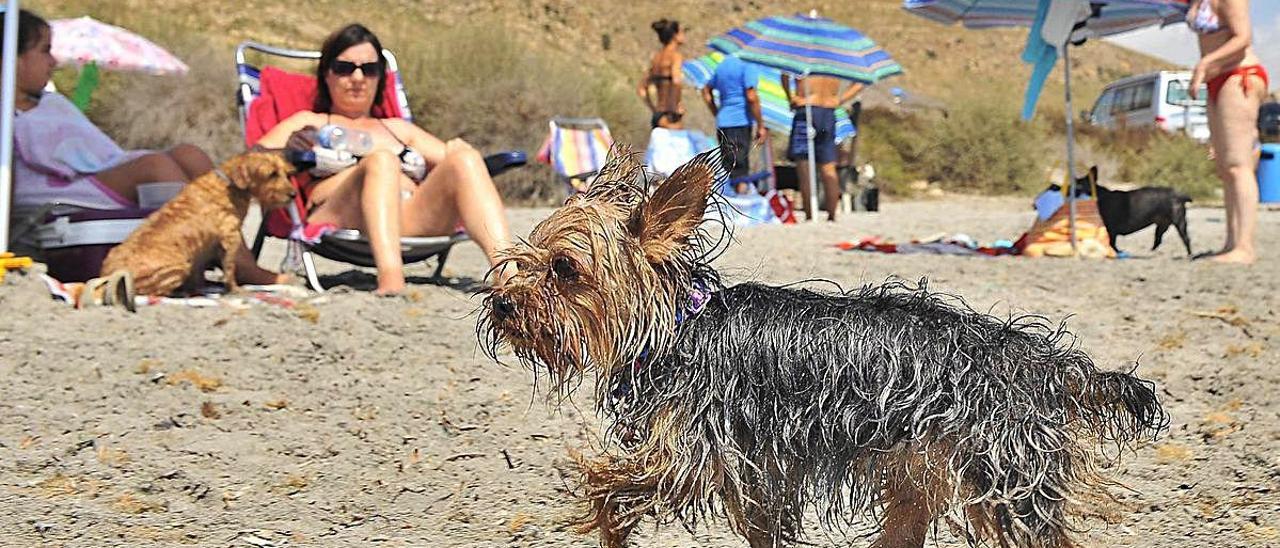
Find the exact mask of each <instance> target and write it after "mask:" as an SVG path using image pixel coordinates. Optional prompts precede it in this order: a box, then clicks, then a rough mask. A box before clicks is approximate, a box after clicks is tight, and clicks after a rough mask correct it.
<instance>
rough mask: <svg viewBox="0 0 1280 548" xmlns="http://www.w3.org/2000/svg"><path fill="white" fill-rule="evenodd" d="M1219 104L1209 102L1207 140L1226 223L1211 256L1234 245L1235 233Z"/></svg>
mask: <svg viewBox="0 0 1280 548" xmlns="http://www.w3.org/2000/svg"><path fill="white" fill-rule="evenodd" d="M1221 105H1222V103H1221V101H1214V102H1211V103H1209V112H1208V114H1209V142H1210V146H1212V147H1213V162H1214V172H1215V173H1216V174H1217V176H1218V178H1219V179H1220V180H1221V181H1222V204H1223V210H1224V215H1225V221H1224V222H1225V225H1226V230H1225V232H1226V238H1225V239H1224V240H1223V244H1222V248H1221V249H1218V250H1217V251H1213V252H1212V253H1210V255H1211V256H1212V255H1221V254H1223V253H1226V252H1227V251H1229V250H1231V248H1233V247H1235V240H1234V239H1233V236H1234V235H1235V233H1236V231H1235V225H1236V214H1235V208H1234V207H1233V205H1232V204H1233V203H1234V201H1235V200H1234V199H1233V194H1234V193H1235V187H1234V186H1233V185H1231V184H1230V175H1229V171H1228V170H1227V168H1226V157H1225V156H1224V154H1225V151H1226V150H1227V147H1228V142H1227V128H1226V127H1225V126H1224V125H1223V122H1222V114H1221V111H1220V110H1219V109H1220V108H1221Z"/></svg>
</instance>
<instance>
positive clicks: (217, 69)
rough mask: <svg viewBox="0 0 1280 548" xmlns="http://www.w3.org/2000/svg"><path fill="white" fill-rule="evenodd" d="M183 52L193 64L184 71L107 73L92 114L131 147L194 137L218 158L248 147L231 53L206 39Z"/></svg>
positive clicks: (164, 144) (154, 146) (158, 146)
mask: <svg viewBox="0 0 1280 548" xmlns="http://www.w3.org/2000/svg"><path fill="white" fill-rule="evenodd" d="M181 57H182V58H183V59H185V60H186V62H187V66H188V67H190V69H191V71H190V72H189V73H188V74H186V75H184V76H147V75H143V74H137V73H124V74H119V73H104V74H103V85H102V87H101V88H100V89H99V90H98V92H97V93H95V94H94V97H93V101H92V103H91V104H90V106H89V110H88V115H89V117H90V118H91V119H92V120H93V121H94V123H96V124H98V126H99V127H101V128H102V129H103V131H105V132H106V133H107V134H108V135H111V136H112V137H113V138H115V139H116V141H117V142H119V143H120V145H121V146H123V147H125V148H148V149H156V150H163V149H167V148H170V147H173V146H174V145H177V144H179V143H191V144H194V145H196V146H199V147H200V148H202V149H204V151H205V152H207V153H209V156H211V157H212V158H213V160H214V162H215V163H217V162H219V161H221V160H222V159H225V158H228V157H230V156H232V155H235V154H236V153H238V152H240V151H243V150H244V140H243V138H242V133H241V130H240V123H239V118H238V115H237V114H236V106H235V99H234V98H235V89H236V88H235V86H236V73H235V67H234V65H233V64H232V63H231V62H229V58H230V56H229V55H228V54H227V52H226V51H218V50H215V49H214V48H213V47H211V46H208V45H201V46H194V47H191V48H189V49H184V50H182V55H181ZM67 92H68V93H70V89H67Z"/></svg>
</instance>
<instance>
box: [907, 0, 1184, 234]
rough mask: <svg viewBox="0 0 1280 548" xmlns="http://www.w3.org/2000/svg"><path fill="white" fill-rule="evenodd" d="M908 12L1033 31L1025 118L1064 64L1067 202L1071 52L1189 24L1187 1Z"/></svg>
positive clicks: (963, 1) (980, 3) (1007, 3)
mask: <svg viewBox="0 0 1280 548" xmlns="http://www.w3.org/2000/svg"><path fill="white" fill-rule="evenodd" d="M902 7H903V8H904V9H906V10H907V11H908V12H910V13H913V14H915V15H919V16H921V17H924V18H927V19H932V20H934V21H938V22H941V23H946V24H954V23H961V24H963V25H964V26H966V27H969V28H974V29H985V28H994V27H1030V29H1031V30H1030V32H1029V33H1028V35H1027V46H1026V49H1024V50H1023V52H1022V59H1023V60H1024V61H1026V62H1028V63H1033V64H1035V65H1036V67H1035V69H1034V70H1033V71H1032V76H1031V81H1030V82H1029V83H1028V87H1027V98H1026V101H1025V103H1024V105H1023V118H1030V116H1031V113H1032V112H1034V109H1035V104H1036V98H1037V97H1038V95H1039V92H1040V86H1042V85H1043V83H1044V80H1045V78H1046V77H1047V76H1048V72H1049V70H1050V69H1052V68H1053V64H1054V63H1056V62H1057V58H1058V56H1059V55H1061V56H1062V60H1063V77H1064V79H1065V84H1066V87H1065V91H1066V95H1065V101H1066V117H1067V178H1068V182H1067V185H1068V187H1069V190H1068V194H1067V195H1068V196H1073V197H1074V196H1075V183H1076V166H1075V118H1074V117H1073V116H1072V114H1071V111H1072V106H1071V56H1070V55H1069V50H1068V49H1067V46H1068V45H1070V44H1079V43H1081V41H1083V40H1087V39H1090V38H1099V37H1103V36H1109V35H1112V34H1118V33H1121V32H1127V31H1131V30H1136V29H1139V28H1143V27H1148V26H1154V25H1161V26H1163V25H1168V24H1172V23H1177V22H1180V21H1182V20H1184V19H1185V18H1186V15H1187V9H1188V0H903V2H902ZM1067 204H1068V207H1069V213H1070V224H1071V247H1072V249H1076V215H1075V205H1076V203H1075V199H1074V198H1073V199H1071V200H1067Z"/></svg>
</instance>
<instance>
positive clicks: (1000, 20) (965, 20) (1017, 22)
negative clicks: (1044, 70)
mask: <svg viewBox="0 0 1280 548" xmlns="http://www.w3.org/2000/svg"><path fill="white" fill-rule="evenodd" d="M1085 3H1086V4H1089V3H1090V2H1085ZM1039 4H1040V2H1039V0H905V2H904V3H903V7H904V8H906V10H907V11H910V12H912V13H915V14H916V15H920V16H922V17H926V18H929V19H932V20H934V21H938V22H941V23H947V24H951V23H956V22H959V23H962V24H964V26H966V27H968V28H971V29H988V28H994V27H1030V26H1031V25H1032V24H1034V23H1035V20H1036V15H1037V13H1038V11H1039V9H1040V6H1039ZM1092 4H1096V5H1097V8H1098V12H1097V13H1096V14H1094V15H1093V16H1091V17H1090V18H1089V19H1088V20H1086V21H1085V24H1084V26H1082V27H1081V28H1080V29H1077V30H1076V31H1075V34H1074V35H1073V36H1072V37H1073V39H1080V38H1091V37H1099V36H1110V35H1112V34H1119V33H1122V32H1128V31H1131V30H1135V29H1139V28H1143V27H1147V26H1151V25H1154V24H1160V25H1167V24H1170V23H1177V22H1179V21H1182V19H1183V18H1184V17H1185V16H1186V13H1187V5H1188V1H1187V0H1104V1H1096V0H1095V1H1094V2H1092ZM1090 7H1091V8H1092V6H1090Z"/></svg>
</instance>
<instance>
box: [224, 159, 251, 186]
mask: <svg viewBox="0 0 1280 548" xmlns="http://www.w3.org/2000/svg"><path fill="white" fill-rule="evenodd" d="M257 154H258V153H256V152H246V153H244V154H241V155H239V156H236V157H234V158H232V159H230V160H227V162H226V163H224V164H222V172H223V173H225V174H226V175H227V178H228V179H230V180H231V184H232V186H234V187H236V188H239V189H242V190H243V189H247V188H249V183H250V182H251V181H253V170H254V164H255V163H258V162H254V161H253V157H254V156H255V155H257Z"/></svg>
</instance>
